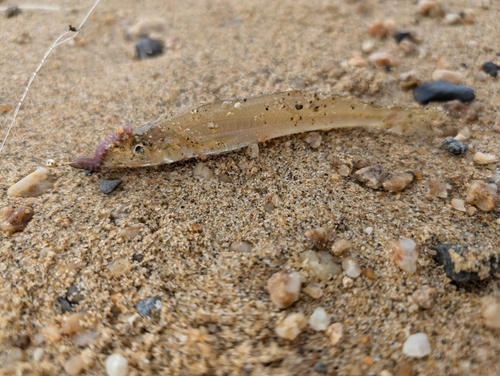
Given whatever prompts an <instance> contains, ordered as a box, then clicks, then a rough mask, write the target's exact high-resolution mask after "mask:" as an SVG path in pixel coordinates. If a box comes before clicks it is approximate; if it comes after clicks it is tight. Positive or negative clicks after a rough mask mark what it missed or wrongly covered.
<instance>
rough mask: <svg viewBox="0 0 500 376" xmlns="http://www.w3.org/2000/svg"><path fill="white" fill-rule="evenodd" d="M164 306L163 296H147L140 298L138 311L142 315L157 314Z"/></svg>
mask: <svg viewBox="0 0 500 376" xmlns="http://www.w3.org/2000/svg"><path fill="white" fill-rule="evenodd" d="M161 307H162V303H161V297H160V296H153V297H152V298H146V299H141V300H139V303H137V306H136V308H137V312H139V315H141V316H142V317H149V316H155V315H157V314H159V312H160V310H161Z"/></svg>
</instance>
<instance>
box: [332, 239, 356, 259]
mask: <svg viewBox="0 0 500 376" xmlns="http://www.w3.org/2000/svg"><path fill="white" fill-rule="evenodd" d="M351 248H352V243H351V242H350V241H349V240H347V239H339V240H337V241H336V242H335V243H333V245H332V253H333V254H334V255H335V256H341V255H342V254H343V253H344V252H346V251H348V250H349V249H351Z"/></svg>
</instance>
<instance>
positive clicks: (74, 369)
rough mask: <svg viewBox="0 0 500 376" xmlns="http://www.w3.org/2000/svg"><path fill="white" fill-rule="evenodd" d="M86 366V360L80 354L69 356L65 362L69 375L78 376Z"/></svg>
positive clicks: (65, 368) (65, 369)
mask: <svg viewBox="0 0 500 376" xmlns="http://www.w3.org/2000/svg"><path fill="white" fill-rule="evenodd" d="M84 368H85V362H84V361H83V359H82V357H81V356H80V355H74V356H72V357H71V358H69V359H68V360H67V361H66V362H64V371H65V372H66V373H67V374H68V375H69V376H77V375H79V374H80V373H82V371H83V370H84Z"/></svg>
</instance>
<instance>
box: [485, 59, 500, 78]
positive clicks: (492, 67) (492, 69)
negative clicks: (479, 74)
mask: <svg viewBox="0 0 500 376" xmlns="http://www.w3.org/2000/svg"><path fill="white" fill-rule="evenodd" d="M482 68H483V71H484V72H485V73H488V74H489V75H490V76H491V77H496V76H497V74H498V70H499V69H500V65H496V64H495V63H492V62H491V61H487V62H486V63H484V64H483V65H482Z"/></svg>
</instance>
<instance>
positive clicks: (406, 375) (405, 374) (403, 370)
mask: <svg viewBox="0 0 500 376" xmlns="http://www.w3.org/2000/svg"><path fill="white" fill-rule="evenodd" d="M412 375H413V371H412V368H411V365H410V364H409V363H403V364H399V365H398V367H397V371H396V374H395V375H394V376H412Z"/></svg>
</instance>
